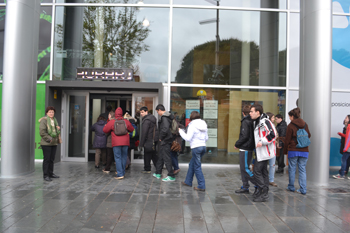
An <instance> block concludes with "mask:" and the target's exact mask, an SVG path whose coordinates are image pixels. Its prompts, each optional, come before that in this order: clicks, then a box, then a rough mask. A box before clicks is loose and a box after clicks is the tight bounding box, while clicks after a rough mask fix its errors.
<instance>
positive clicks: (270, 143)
mask: <svg viewBox="0 0 350 233" xmlns="http://www.w3.org/2000/svg"><path fill="white" fill-rule="evenodd" d="M253 126H254V139H255V147H256V145H257V144H258V143H259V142H261V143H262V147H259V148H256V157H257V160H258V162H261V161H264V160H269V159H272V158H273V157H275V156H276V142H275V141H276V135H277V133H276V128H275V126H274V125H273V124H272V122H271V121H270V120H269V119H268V116H267V115H266V114H265V113H263V114H261V116H260V121H259V123H258V124H257V125H256V121H254V122H253Z"/></svg>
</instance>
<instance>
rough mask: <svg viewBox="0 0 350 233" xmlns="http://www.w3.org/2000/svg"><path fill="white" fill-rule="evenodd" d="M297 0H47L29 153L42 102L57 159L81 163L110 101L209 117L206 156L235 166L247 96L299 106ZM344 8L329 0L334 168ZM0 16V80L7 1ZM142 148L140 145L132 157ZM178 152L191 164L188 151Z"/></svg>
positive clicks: (281, 108)
mask: <svg viewBox="0 0 350 233" xmlns="http://www.w3.org/2000/svg"><path fill="white" fill-rule="evenodd" d="M0 2H1V1H0ZM299 2H300V1H299V0H220V1H215V0H143V1H139V0H43V1H42V3H41V10H40V34H39V42H38V43H39V51H38V76H37V94H36V99H37V101H36V122H37V123H36V125H35V129H36V131H35V158H36V159H42V150H41V149H40V145H39V142H40V135H39V130H38V129H39V123H38V119H40V118H41V117H42V116H44V114H45V107H46V106H47V105H48V104H50V105H55V106H56V108H57V109H58V110H59V111H58V113H57V118H58V119H59V121H60V122H61V124H62V125H63V126H64V127H63V132H62V134H63V138H64V141H63V144H62V146H61V149H60V151H59V152H58V153H57V155H56V156H57V157H58V160H63V161H88V160H89V154H90V157H91V155H92V154H93V148H92V140H93V137H94V135H93V133H92V132H90V130H89V127H90V126H91V125H92V124H93V123H94V122H95V121H96V118H97V117H98V115H99V114H100V113H101V112H104V111H105V108H106V106H107V105H111V106H112V107H113V108H116V107H122V108H123V109H124V110H129V111H130V112H131V113H132V115H137V111H138V109H139V108H140V107H142V106H144V105H146V106H148V107H149V109H151V111H152V110H154V109H155V106H156V104H158V103H163V104H164V105H165V107H166V109H167V110H171V111H172V112H173V113H174V114H175V115H176V116H177V117H178V120H179V121H181V120H183V121H184V122H188V120H189V114H190V113H191V111H193V110H197V111H199V112H200V113H201V116H202V118H203V119H205V120H206V121H207V123H208V127H209V141H208V144H207V147H208V153H207V156H205V157H204V158H203V162H204V163H217V164H238V151H237V150H236V149H235V148H234V142H235V141H236V140H237V139H238V135H239V128H240V120H241V118H242V115H241V109H242V107H243V106H244V105H246V104H254V103H260V104H262V105H263V107H264V111H265V112H272V113H274V114H282V115H283V116H285V117H286V118H288V117H287V113H288V111H289V110H291V109H292V108H295V107H296V106H297V99H298V96H299V61H300V58H299V51H300V12H299V8H300V5H299ZM349 8H350V2H349V1H345V0H334V1H333V74H332V86H333V87H332V88H333V89H332V109H330V111H331V113H332V121H331V122H332V123H331V124H332V125H331V151H330V165H331V166H339V165H340V158H341V155H340V154H339V146H340V138H339V137H338V136H337V132H338V131H341V130H342V128H343V125H342V123H343V119H344V117H345V116H346V115H348V114H350V108H349V103H348V102H347V101H346V99H347V98H348V97H350V84H348V83H347V82H346V81H345V77H346V76H347V75H349V74H350V71H349V69H350V63H349V61H350V60H349V59H348V57H349V51H350V49H349V48H350V46H349V45H348V43H347V41H348V39H349V37H350V34H349V33H348V28H349V16H350V14H349ZM0 13H1V14H0V59H1V61H0V73H1V79H3V78H6V77H2V71H3V61H4V59H6V58H5V57H4V56H3V50H4V48H3V45H4V32H5V31H6V28H5V15H6V1H2V3H0ZM77 68H100V70H98V69H97V70H95V71H94V72H97V73H98V72H99V71H101V72H107V70H109V69H113V68H120V69H132V70H133V80H132V81H124V80H122V81H120V80H117V79H115V80H108V81H106V80H105V79H103V78H96V75H95V76H94V77H93V78H92V75H91V73H89V74H90V77H88V76H86V77H85V79H86V80H82V79H77V73H78V72H77ZM18 69H19V70H20V67H18ZM1 86H2V85H1V84H0V87H1ZM0 91H2V88H0ZM1 96H2V98H6V97H4V96H3V95H2V93H1ZM0 109H1V106H0ZM311 130H312V129H311ZM141 157H142V156H141V155H140V154H138V153H137V151H135V154H134V157H133V160H140V159H141ZM179 160H180V162H187V161H189V160H190V155H189V154H186V153H185V155H183V156H180V157H179Z"/></svg>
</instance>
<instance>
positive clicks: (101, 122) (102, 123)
mask: <svg viewBox="0 0 350 233" xmlns="http://www.w3.org/2000/svg"><path fill="white" fill-rule="evenodd" d="M96 123H97V124H98V125H105V124H106V121H104V120H99V121H98V122H96Z"/></svg>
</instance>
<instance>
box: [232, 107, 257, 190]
mask: <svg viewBox="0 0 350 233" xmlns="http://www.w3.org/2000/svg"><path fill="white" fill-rule="evenodd" d="M249 112H250V106H249V105H246V106H244V107H243V109H242V114H243V119H242V120H241V130H240V133H239V139H238V141H237V142H236V144H235V148H236V149H239V167H240V170H241V176H242V182H243V186H242V187H241V188H240V189H238V190H236V191H235V193H249V182H248V177H252V176H253V173H252V172H251V171H250V170H249V165H250V163H251V161H252V155H253V150H254V148H255V145H254V134H253V123H252V119H251V118H250V116H249Z"/></svg>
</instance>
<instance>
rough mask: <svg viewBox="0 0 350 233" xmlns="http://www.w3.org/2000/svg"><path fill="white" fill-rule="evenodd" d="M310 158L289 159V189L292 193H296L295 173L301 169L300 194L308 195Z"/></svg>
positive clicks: (296, 157)
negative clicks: (307, 181) (307, 183)
mask: <svg viewBox="0 0 350 233" xmlns="http://www.w3.org/2000/svg"><path fill="white" fill-rule="evenodd" d="M307 160H308V158H305V157H300V156H295V157H292V158H288V173H289V184H288V189H289V190H290V191H293V192H294V191H295V187H294V181H295V172H296V169H297V165H298V169H299V180H298V181H299V186H300V192H301V193H302V194H305V193H306V163H307Z"/></svg>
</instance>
